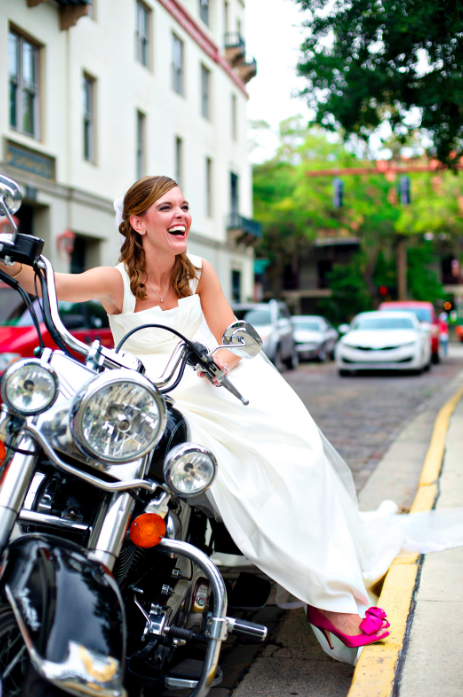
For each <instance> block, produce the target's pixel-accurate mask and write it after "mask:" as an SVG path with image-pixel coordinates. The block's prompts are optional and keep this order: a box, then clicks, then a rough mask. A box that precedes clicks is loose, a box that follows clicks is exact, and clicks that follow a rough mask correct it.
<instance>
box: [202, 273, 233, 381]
mask: <svg viewBox="0 0 463 697" xmlns="http://www.w3.org/2000/svg"><path fill="white" fill-rule="evenodd" d="M197 292H198V295H199V296H200V298H201V307H202V309H203V312H204V317H205V318H206V322H207V324H208V327H209V329H210V330H211V332H212V333H213V335H214V337H215V339H216V341H217V343H219V344H221V343H222V334H223V333H224V331H225V329H226V328H227V327H228V326H229V325H230V324H231V323H232V322H234V321H235V315H234V314H233V310H232V309H231V307H230V305H229V303H228V301H227V299H226V297H225V295H224V294H223V290H222V286H221V285H220V281H219V279H218V276H217V274H216V272H215V271H214V269H213V267H212V265H211V264H210V263H209V262H208V261H206V260H205V259H203V268H202V272H201V278H200V280H199V284H198V291H197ZM215 356H217V358H218V359H219V361H220V362H225V363H226V364H227V366H228V368H229V369H230V370H231V369H232V368H234V367H235V366H236V365H237V364H238V363H239V362H240V360H241V359H240V358H239V356H235V354H234V353H231V352H230V351H227V350H226V349H224V350H222V351H218V352H217V353H216V354H215ZM219 361H217V362H219Z"/></svg>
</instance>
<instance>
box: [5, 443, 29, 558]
mask: <svg viewBox="0 0 463 697" xmlns="http://www.w3.org/2000/svg"><path fill="white" fill-rule="evenodd" d="M15 447H17V448H18V449H20V450H22V451H25V452H24V453H22V452H16V453H15V454H14V455H13V456H12V458H11V460H10V461H9V462H7V463H6V465H5V467H6V470H5V471H4V473H3V478H2V483H1V485H0V554H1V553H2V552H3V550H4V549H5V547H6V546H7V544H8V541H9V539H10V535H11V532H12V530H13V526H14V524H15V522H16V518H17V517H18V514H19V512H20V511H21V508H22V506H23V503H24V499H25V498H26V494H27V490H28V489H29V486H30V483H31V481H32V477H33V476H34V472H35V465H36V460H37V452H36V444H35V442H34V440H33V439H32V438H30V437H29V436H27V435H24V434H21V433H20V434H19V435H18V437H17V439H16V441H15ZM26 453H30V454H26Z"/></svg>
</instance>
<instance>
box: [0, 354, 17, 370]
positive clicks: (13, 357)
mask: <svg viewBox="0 0 463 697" xmlns="http://www.w3.org/2000/svg"><path fill="white" fill-rule="evenodd" d="M21 358H22V356H21V354H20V353H2V354H0V373H3V371H4V370H6V369H7V368H8V367H9V366H10V365H11V364H12V363H14V362H15V361H19V360H20V359H21Z"/></svg>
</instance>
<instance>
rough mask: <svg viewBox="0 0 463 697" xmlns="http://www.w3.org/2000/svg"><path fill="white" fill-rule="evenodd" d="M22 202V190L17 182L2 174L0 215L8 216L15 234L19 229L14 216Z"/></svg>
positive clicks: (0, 177)
mask: <svg viewBox="0 0 463 697" xmlns="http://www.w3.org/2000/svg"><path fill="white" fill-rule="evenodd" d="M21 201H22V194H21V189H20V188H19V186H18V185H17V184H16V182H15V181H13V179H9V178H8V177H5V176H4V175H3V174H0V215H6V217H7V218H8V221H9V223H10V225H11V227H12V228H13V230H14V231H15V233H16V232H17V231H18V228H17V227H16V224H15V222H14V220H13V218H12V216H13V215H14V214H15V213H16V211H18V210H19V209H20V207H21Z"/></svg>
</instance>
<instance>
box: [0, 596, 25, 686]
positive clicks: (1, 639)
mask: <svg viewBox="0 0 463 697" xmlns="http://www.w3.org/2000/svg"><path fill="white" fill-rule="evenodd" d="M29 665H30V663H29V656H28V654H27V649H26V646H25V644H24V641H23V638H22V636H21V632H20V631H19V627H18V625H17V624H16V620H15V618H14V615H13V611H12V610H11V609H10V608H9V607H2V608H0V675H1V676H2V688H3V694H4V695H8V697H19V695H21V694H22V688H23V682H24V679H25V676H26V673H27V670H28V668H29Z"/></svg>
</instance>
